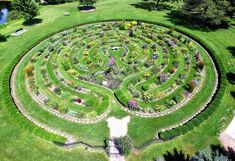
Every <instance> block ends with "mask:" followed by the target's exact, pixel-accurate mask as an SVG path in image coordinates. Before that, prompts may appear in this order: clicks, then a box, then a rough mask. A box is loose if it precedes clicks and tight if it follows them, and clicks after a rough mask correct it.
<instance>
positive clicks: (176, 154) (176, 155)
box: [163, 148, 190, 161]
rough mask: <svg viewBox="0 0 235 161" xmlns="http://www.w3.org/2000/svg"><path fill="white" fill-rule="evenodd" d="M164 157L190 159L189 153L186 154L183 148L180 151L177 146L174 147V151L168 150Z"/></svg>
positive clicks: (170, 159)
mask: <svg viewBox="0 0 235 161" xmlns="http://www.w3.org/2000/svg"><path fill="white" fill-rule="evenodd" d="M163 158H164V159H165V161H190V157H189V155H185V154H184V153H183V152H182V150H181V151H178V150H177V149H176V148H174V150H173V152H172V153H170V152H169V151H167V152H166V154H164V155H163Z"/></svg>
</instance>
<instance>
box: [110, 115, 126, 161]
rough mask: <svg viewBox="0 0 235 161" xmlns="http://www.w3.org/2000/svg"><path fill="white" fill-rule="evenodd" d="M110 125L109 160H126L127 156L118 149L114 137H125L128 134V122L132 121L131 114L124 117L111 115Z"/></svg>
mask: <svg viewBox="0 0 235 161" xmlns="http://www.w3.org/2000/svg"><path fill="white" fill-rule="evenodd" d="M107 122H108V127H109V129H110V138H111V140H110V141H109V160H110V161H125V157H124V156H123V155H120V153H119V150H118V149H117V147H116V145H115V143H114V139H115V138H120V137H124V136H126V135H127V131H128V123H129V122H130V116H127V117H125V118H123V119H116V118H115V117H110V118H108V119H107Z"/></svg>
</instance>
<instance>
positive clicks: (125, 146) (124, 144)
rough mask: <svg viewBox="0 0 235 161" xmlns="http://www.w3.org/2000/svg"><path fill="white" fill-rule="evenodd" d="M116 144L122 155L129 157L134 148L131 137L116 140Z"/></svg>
mask: <svg viewBox="0 0 235 161" xmlns="http://www.w3.org/2000/svg"><path fill="white" fill-rule="evenodd" d="M115 144H116V145H117V148H118V150H119V152H120V153H121V154H124V155H128V154H129V153H130V152H131V150H132V148H133V144H132V140H131V138H130V137H129V136H125V137H121V138H118V139H116V140H115Z"/></svg>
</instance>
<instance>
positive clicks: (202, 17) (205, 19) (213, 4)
mask: <svg viewBox="0 0 235 161" xmlns="http://www.w3.org/2000/svg"><path fill="white" fill-rule="evenodd" d="M180 12H181V14H182V15H183V17H184V18H187V19H188V20H191V21H192V22H194V23H195V22H196V23H198V24H204V25H208V26H218V25H222V24H223V23H224V21H225V17H226V16H227V15H228V14H231V12H233V7H231V3H230V2H229V1H228V0H225V1H224V0H215V1H214V0H198V1H195V0H185V3H184V5H183V6H182V8H181V9H180Z"/></svg>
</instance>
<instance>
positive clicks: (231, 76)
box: [226, 72, 235, 84]
mask: <svg viewBox="0 0 235 161" xmlns="http://www.w3.org/2000/svg"><path fill="white" fill-rule="evenodd" d="M226 77H227V80H228V82H229V83H231V84H235V73H232V72H229V73H226Z"/></svg>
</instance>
